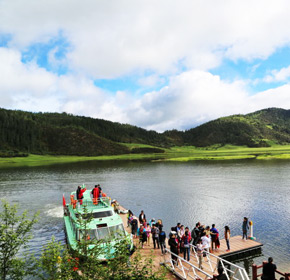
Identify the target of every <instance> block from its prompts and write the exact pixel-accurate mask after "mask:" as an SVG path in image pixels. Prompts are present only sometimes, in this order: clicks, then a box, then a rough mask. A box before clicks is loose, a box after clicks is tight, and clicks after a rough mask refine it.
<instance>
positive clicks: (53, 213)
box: [44, 204, 63, 218]
mask: <svg viewBox="0 0 290 280" xmlns="http://www.w3.org/2000/svg"><path fill="white" fill-rule="evenodd" d="M46 208H49V209H48V210H46V211H45V212H44V213H45V214H46V215H47V216H49V217H56V218H62V217H63V207H62V206H53V205H51V204H48V205H47V206H46Z"/></svg>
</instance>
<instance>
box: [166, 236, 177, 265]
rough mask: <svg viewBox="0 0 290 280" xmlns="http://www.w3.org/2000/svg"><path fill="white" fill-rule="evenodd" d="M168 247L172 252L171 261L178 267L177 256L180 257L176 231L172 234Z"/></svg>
mask: <svg viewBox="0 0 290 280" xmlns="http://www.w3.org/2000/svg"><path fill="white" fill-rule="evenodd" d="M168 245H169V247H170V251H171V253H173V254H174V255H173V254H171V259H172V263H173V265H176V266H177V265H178V263H177V255H178V243H177V241H176V232H175V231H172V232H171V237H170V238H169V240H168Z"/></svg>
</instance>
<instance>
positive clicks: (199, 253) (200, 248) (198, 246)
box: [196, 239, 203, 269]
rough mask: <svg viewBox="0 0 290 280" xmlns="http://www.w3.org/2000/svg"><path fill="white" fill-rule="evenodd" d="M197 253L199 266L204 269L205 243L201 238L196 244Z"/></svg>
mask: <svg viewBox="0 0 290 280" xmlns="http://www.w3.org/2000/svg"><path fill="white" fill-rule="evenodd" d="M196 254H197V257H198V267H199V268H200V269H203V267H202V259H203V245H202V241H201V239H199V240H198V241H197V244H196Z"/></svg>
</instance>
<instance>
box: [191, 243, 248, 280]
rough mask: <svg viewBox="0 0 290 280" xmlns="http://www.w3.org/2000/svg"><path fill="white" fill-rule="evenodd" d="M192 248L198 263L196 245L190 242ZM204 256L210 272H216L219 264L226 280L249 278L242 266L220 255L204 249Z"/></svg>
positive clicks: (245, 279)
mask: <svg viewBox="0 0 290 280" xmlns="http://www.w3.org/2000/svg"><path fill="white" fill-rule="evenodd" d="M190 246H191V248H192V250H191V251H192V252H194V255H193V256H194V257H195V258H196V261H197V263H199V259H198V257H197V252H196V249H197V247H196V246H195V245H193V244H190ZM204 256H205V258H206V260H207V262H208V265H209V269H210V271H211V272H212V273H217V268H218V267H219V266H221V267H222V268H223V270H224V274H225V275H226V277H227V279H228V280H232V279H233V280H240V279H242V280H250V278H249V276H248V274H247V272H246V270H245V269H244V268H243V267H240V266H238V265H236V264H234V263H231V262H229V261H227V260H225V259H223V258H221V257H218V256H216V255H214V254H212V253H210V252H208V251H206V250H204Z"/></svg>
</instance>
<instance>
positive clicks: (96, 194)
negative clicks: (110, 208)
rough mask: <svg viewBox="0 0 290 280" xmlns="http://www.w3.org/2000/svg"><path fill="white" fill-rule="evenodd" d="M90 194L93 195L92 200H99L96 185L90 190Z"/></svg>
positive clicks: (98, 191)
mask: <svg viewBox="0 0 290 280" xmlns="http://www.w3.org/2000/svg"><path fill="white" fill-rule="evenodd" d="M91 194H92V195H93V198H94V199H98V198H99V194H100V190H99V188H98V185H95V187H94V188H93V189H92V191H91Z"/></svg>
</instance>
